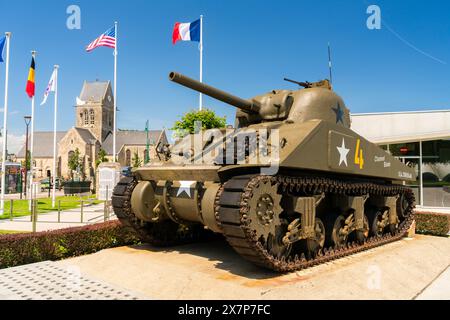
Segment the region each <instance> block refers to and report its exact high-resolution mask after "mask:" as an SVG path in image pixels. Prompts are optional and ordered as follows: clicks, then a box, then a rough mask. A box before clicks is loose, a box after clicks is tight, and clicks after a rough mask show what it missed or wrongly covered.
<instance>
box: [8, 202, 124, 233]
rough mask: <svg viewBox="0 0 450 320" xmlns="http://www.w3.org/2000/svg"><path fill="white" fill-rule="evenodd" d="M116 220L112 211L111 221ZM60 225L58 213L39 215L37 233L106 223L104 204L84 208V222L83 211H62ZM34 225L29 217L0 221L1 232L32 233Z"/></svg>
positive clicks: (77, 209)
mask: <svg viewBox="0 0 450 320" xmlns="http://www.w3.org/2000/svg"><path fill="white" fill-rule="evenodd" d="M112 219H116V217H115V215H114V212H113V211H112V210H110V220H112ZM60 221H61V222H60V223H58V211H54V212H49V213H43V214H39V215H38V220H37V223H36V231H48V230H56V229H64V228H70V227H79V226H84V225H87V224H92V223H98V222H103V221H104V204H103V203H101V204H96V205H89V206H85V207H84V208H83V222H81V209H80V208H75V209H70V210H65V211H61V215H60ZM32 228H33V226H32V223H31V221H30V217H29V216H24V217H20V218H14V220H13V221H10V220H8V219H6V220H0V230H13V231H32Z"/></svg>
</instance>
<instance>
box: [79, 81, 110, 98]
mask: <svg viewBox="0 0 450 320" xmlns="http://www.w3.org/2000/svg"><path fill="white" fill-rule="evenodd" d="M109 86H110V82H109V81H93V82H88V81H85V82H84V83H83V88H82V89H81V94H80V97H79V98H80V100H82V101H85V102H94V103H101V102H102V101H103V100H104V98H105V95H106V92H107V91H108V87H109Z"/></svg>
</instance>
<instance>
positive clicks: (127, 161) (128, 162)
mask: <svg viewBox="0 0 450 320" xmlns="http://www.w3.org/2000/svg"><path fill="white" fill-rule="evenodd" d="M125 165H126V166H128V167H130V166H131V151H130V149H127V151H126V152H125Z"/></svg>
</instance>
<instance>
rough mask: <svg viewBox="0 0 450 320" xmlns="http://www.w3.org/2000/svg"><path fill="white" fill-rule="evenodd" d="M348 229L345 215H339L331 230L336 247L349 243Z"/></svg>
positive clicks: (332, 240)
mask: <svg viewBox="0 0 450 320" xmlns="http://www.w3.org/2000/svg"><path fill="white" fill-rule="evenodd" d="M348 235H349V233H348V231H347V229H346V225H345V217H344V216H343V215H341V214H340V215H338V217H337V218H336V220H335V221H334V224H333V228H332V230H331V242H332V243H333V245H334V246H335V247H338V248H341V247H343V246H345V245H346V244H347V240H348Z"/></svg>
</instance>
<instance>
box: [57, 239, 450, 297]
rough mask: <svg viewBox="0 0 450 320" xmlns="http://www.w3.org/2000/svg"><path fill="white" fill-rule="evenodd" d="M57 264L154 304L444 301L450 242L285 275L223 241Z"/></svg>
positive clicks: (386, 250) (404, 246)
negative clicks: (179, 301)
mask: <svg viewBox="0 0 450 320" xmlns="http://www.w3.org/2000/svg"><path fill="white" fill-rule="evenodd" d="M56 264H58V265H61V266H65V267H68V266H71V267H77V268H79V270H80V272H81V274H82V275H83V276H88V277H95V278H97V279H101V280H102V281H105V282H106V283H110V284H112V285H119V286H121V287H123V288H126V289H127V290H131V291H133V292H138V293H140V294H142V295H143V296H145V297H147V298H154V299H193V300H198V299H220V300H222V299H258V300H259V299H282V300H286V299H405V300H409V299H415V298H419V299H429V298H441V299H448V298H449V297H450V285H449V283H450V271H449V270H448V266H449V265H450V239H449V238H442V237H431V236H423V235H417V236H415V237H414V238H412V239H411V238H405V239H403V240H401V241H397V242H394V243H391V244H388V245H385V246H381V247H378V248H374V249H371V250H368V251H365V252H361V253H358V254H356V255H352V256H349V257H346V258H342V259H338V260H335V261H332V262H329V263H326V264H322V265H319V266H316V267H313V268H309V269H306V270H301V271H297V272H293V273H289V274H284V275H280V274H277V273H273V272H269V271H266V270H263V269H261V268H258V267H256V266H255V265H253V264H251V263H249V262H247V261H245V260H243V259H242V258H241V257H240V256H239V255H238V254H236V253H235V252H234V251H233V250H232V249H231V248H230V246H229V245H227V243H226V242H225V241H214V242H210V243H197V244H192V245H185V246H178V247H173V248H155V247H152V246H149V245H141V246H133V247H120V248H114V249H107V250H103V251H100V252H97V253H95V254H91V255H86V256H82V257H76V258H71V259H67V260H63V261H59V262H56ZM446 269H447V271H445V272H444V273H442V271H443V270H446Z"/></svg>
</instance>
